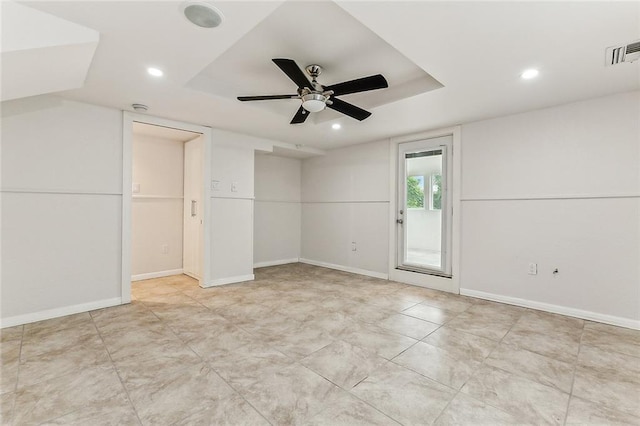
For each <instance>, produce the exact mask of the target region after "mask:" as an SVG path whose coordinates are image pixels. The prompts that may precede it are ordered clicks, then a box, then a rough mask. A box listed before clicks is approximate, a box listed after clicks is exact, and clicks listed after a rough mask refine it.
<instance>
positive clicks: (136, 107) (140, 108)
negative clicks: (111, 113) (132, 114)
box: [131, 104, 149, 112]
mask: <svg viewBox="0 0 640 426" xmlns="http://www.w3.org/2000/svg"><path fill="white" fill-rule="evenodd" d="M131 108H133V109H134V111H137V112H146V111H147V110H148V109H149V107H148V106H146V105H144V104H131Z"/></svg>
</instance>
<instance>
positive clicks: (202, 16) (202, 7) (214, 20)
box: [180, 1, 223, 28]
mask: <svg viewBox="0 0 640 426" xmlns="http://www.w3.org/2000/svg"><path fill="white" fill-rule="evenodd" d="M180 8H181V9H182V13H183V14H184V16H185V18H187V19H188V20H189V22H191V23H192V24H194V25H197V26H199V27H200V28H215V27H218V26H220V24H222V19H223V17H222V13H221V12H220V11H219V10H218V9H216V8H215V7H213V6H212V5H210V4H209V3H205V2H203V1H188V2H185V3H183V4H182V5H181V7H180Z"/></svg>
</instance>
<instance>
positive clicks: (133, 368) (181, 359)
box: [114, 343, 202, 384]
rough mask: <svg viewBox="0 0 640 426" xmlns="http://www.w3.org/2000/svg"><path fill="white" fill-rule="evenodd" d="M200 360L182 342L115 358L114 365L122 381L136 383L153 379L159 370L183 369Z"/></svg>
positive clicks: (149, 348) (153, 347) (165, 371)
mask: <svg viewBox="0 0 640 426" xmlns="http://www.w3.org/2000/svg"><path fill="white" fill-rule="evenodd" d="M201 362H202V359H201V358H200V357H199V356H198V355H196V354H195V353H194V352H193V351H192V350H191V349H190V348H189V347H188V346H185V345H184V344H182V343H167V344H164V345H158V346H152V347H148V350H146V351H143V352H137V353H134V354H131V355H129V356H126V357H122V358H118V359H115V360H114V365H115V366H116V369H117V370H118V375H119V376H120V378H121V379H122V380H123V381H124V382H126V383H132V384H136V383H139V382H146V381H149V380H151V379H153V378H154V377H155V376H156V375H157V374H158V372H159V371H161V372H163V373H167V372H173V371H177V370H183V369H184V368H186V367H188V366H193V365H196V364H200V363H201Z"/></svg>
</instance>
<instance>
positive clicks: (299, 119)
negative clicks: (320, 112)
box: [289, 107, 311, 124]
mask: <svg viewBox="0 0 640 426" xmlns="http://www.w3.org/2000/svg"><path fill="white" fill-rule="evenodd" d="M310 115H311V114H309V111H307V110H306V109H304V108H302V107H300V109H298V112H296V115H294V116H293V120H291V123H289V124H300V123H304V122H305V121H306V120H307V117H309V116H310Z"/></svg>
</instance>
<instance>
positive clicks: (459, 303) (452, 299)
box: [422, 291, 473, 312]
mask: <svg viewBox="0 0 640 426" xmlns="http://www.w3.org/2000/svg"><path fill="white" fill-rule="evenodd" d="M422 304H423V305H428V306H433V307H436V308H440V309H444V310H447V311H451V312H464V311H466V310H467V309H469V308H471V306H472V305H473V303H471V302H470V301H469V299H467V298H465V297H463V296H458V295H456V294H451V293H445V292H442V291H436V292H434V293H433V294H431V295H429V296H428V297H427V298H426V299H425V300H423V301H422Z"/></svg>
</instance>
